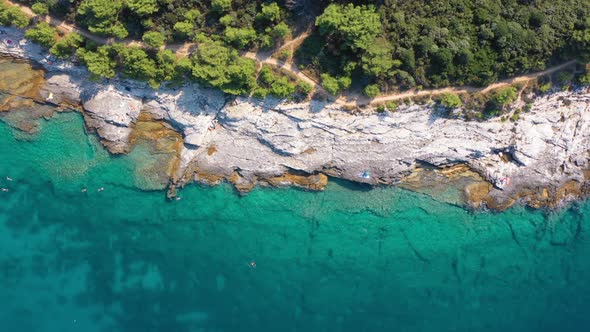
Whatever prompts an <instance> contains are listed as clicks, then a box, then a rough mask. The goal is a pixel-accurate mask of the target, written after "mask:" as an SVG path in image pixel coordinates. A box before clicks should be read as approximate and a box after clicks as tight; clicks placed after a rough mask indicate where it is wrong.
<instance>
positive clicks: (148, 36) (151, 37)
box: [141, 31, 166, 48]
mask: <svg viewBox="0 0 590 332" xmlns="http://www.w3.org/2000/svg"><path fill="white" fill-rule="evenodd" d="M141 40H143V42H144V43H146V44H147V45H148V46H150V47H153V48H159V47H160V46H163V45H164V43H165V42H166V36H164V34H162V33H161V32H157V31H148V32H146V33H144V34H143V37H141Z"/></svg>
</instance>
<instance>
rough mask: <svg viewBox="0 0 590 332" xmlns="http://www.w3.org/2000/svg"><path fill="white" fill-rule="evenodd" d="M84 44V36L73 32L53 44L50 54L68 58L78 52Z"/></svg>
mask: <svg viewBox="0 0 590 332" xmlns="http://www.w3.org/2000/svg"><path fill="white" fill-rule="evenodd" d="M82 42H84V39H83V38H82V36H80V35H79V34H77V33H75V32H71V33H69V34H67V35H65V36H64V37H62V38H61V39H60V40H58V41H57V42H56V43H55V44H53V46H52V47H51V49H50V50H49V53H51V54H52V55H54V56H56V57H58V58H67V57H69V56H71V55H72V54H74V53H75V52H76V50H77V49H78V48H79V47H80V45H82Z"/></svg>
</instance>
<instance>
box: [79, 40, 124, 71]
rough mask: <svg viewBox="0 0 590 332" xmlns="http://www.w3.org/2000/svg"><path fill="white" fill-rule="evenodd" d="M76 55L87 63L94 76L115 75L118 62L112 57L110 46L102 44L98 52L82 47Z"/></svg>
mask: <svg viewBox="0 0 590 332" xmlns="http://www.w3.org/2000/svg"><path fill="white" fill-rule="evenodd" d="M76 55H78V57H79V58H80V59H81V60H82V61H83V62H84V63H85V64H86V66H87V67H88V71H90V73H91V74H92V75H93V77H95V78H97V77H105V78H113V77H115V66H116V65H117V63H116V62H115V60H113V59H112V57H111V54H110V47H109V46H106V45H105V46H100V47H99V48H98V49H97V50H96V52H92V51H87V50H86V49H84V48H80V49H78V51H77V52H76Z"/></svg>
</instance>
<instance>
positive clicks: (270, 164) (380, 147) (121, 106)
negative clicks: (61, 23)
mask: <svg viewBox="0 0 590 332" xmlns="http://www.w3.org/2000/svg"><path fill="white" fill-rule="evenodd" d="M0 29H1V31H2V35H1V36H2V38H3V39H5V40H6V39H10V40H13V41H14V42H13V43H10V45H8V44H7V43H4V42H2V43H0V54H4V55H7V56H12V57H16V58H20V59H26V60H29V61H33V62H35V63H37V64H40V65H41V66H43V67H44V70H45V79H44V80H43V82H42V83H40V86H39V89H38V91H37V92H35V93H32V94H31V93H29V94H27V96H31V98H36V99H38V100H39V101H46V102H50V103H52V104H59V105H65V106H69V107H76V106H80V110H81V111H82V114H83V115H84V119H85V122H86V126H87V128H88V130H90V131H92V132H96V134H97V135H98V136H99V137H100V138H101V141H102V143H103V144H104V146H105V147H106V148H107V149H108V150H109V151H110V152H112V153H127V152H129V151H130V149H132V148H133V146H134V144H135V142H136V141H137V138H138V137H140V138H142V139H152V140H154V141H157V140H159V139H162V137H164V136H165V138H166V139H168V141H170V142H172V140H181V142H180V143H182V144H166V149H173V150H174V152H173V153H171V155H172V156H173V159H174V160H173V162H171V164H170V165H171V166H169V167H168V170H167V171H166V174H167V176H168V177H169V190H168V194H169V196H170V197H173V196H174V194H175V191H176V189H177V188H179V187H182V186H184V185H186V184H187V183H190V182H192V181H197V182H201V183H207V184H211V185H214V184H217V183H219V182H221V181H228V182H230V183H232V184H233V185H234V186H235V187H236V189H237V190H238V191H240V192H248V191H249V190H251V189H252V188H254V187H255V186H257V185H268V186H289V185H294V186H299V187H302V188H306V189H311V190H321V189H323V188H324V187H325V186H326V184H327V181H328V177H336V178H341V179H345V180H349V181H354V182H360V183H366V184H370V185H400V186H402V187H405V188H408V189H411V190H415V191H420V192H424V193H425V194H428V195H431V196H433V197H436V198H438V197H442V198H441V199H448V200H449V201H451V202H453V203H458V204H466V205H467V206H470V207H473V208H479V207H488V208H491V209H494V210H503V209H506V208H508V207H509V206H511V205H512V204H514V203H515V202H522V203H524V204H528V205H530V206H532V207H544V206H547V207H557V206H560V205H561V204H563V203H564V202H567V201H571V200H575V199H579V198H581V197H585V196H587V195H588V194H589V193H590V92H589V91H588V89H587V88H583V89H582V88H581V89H578V90H576V91H568V92H555V93H551V94H547V95H543V96H537V97H536V98H535V100H534V102H533V104H532V107H531V110H530V111H529V112H528V113H525V114H524V115H523V116H521V118H520V119H519V120H518V121H515V122H511V121H501V120H500V118H496V119H490V120H487V121H485V122H475V121H469V122H468V121H464V120H461V119H449V118H446V117H443V116H440V115H439V114H438V112H437V110H436V109H435V108H434V107H433V106H424V105H403V106H401V107H400V108H399V109H398V110H397V111H396V112H392V113H387V112H383V113H378V112H375V111H365V112H356V113H351V112H349V111H346V110H343V109H342V107H341V106H340V105H337V104H333V103H330V102H326V101H317V100H312V101H310V102H306V103H290V102H286V101H281V100H275V99H270V98H268V99H266V100H264V101H261V100H257V99H250V98H242V97H240V98H228V97H227V96H225V95H223V94H222V93H221V92H219V91H217V90H213V89H209V88H204V87H201V86H199V85H198V84H194V83H188V84H186V85H183V86H181V87H164V88H162V89H159V90H157V91H155V90H153V89H151V88H149V87H148V86H147V85H146V84H144V83H141V82H136V81H128V80H119V79H116V80H111V81H104V82H94V81H91V80H89V74H88V72H87V71H86V70H85V69H84V68H83V67H80V66H76V65H75V64H72V63H70V62H67V61H56V60H55V59H52V58H49V57H48V56H47V52H45V51H44V50H43V49H41V48H40V47H39V46H37V45H34V44H32V43H29V42H27V41H25V40H24V39H23V34H22V32H21V31H19V30H17V29H12V28H5V27H2V28H0ZM35 79H37V78H35ZM19 93H22V92H19ZM27 93H28V92H27ZM4 108H7V107H4ZM150 123H151V124H150ZM140 124H141V125H140ZM140 130H141V132H140ZM146 131H150V133H149V134H146ZM168 141H167V142H168ZM449 187H452V188H458V189H457V190H456V192H455V193H453V194H450V196H452V197H451V198H448V197H449V196H448V195H446V194H443V192H444V191H446V190H447V189H448V188H449ZM443 196H444V197H443Z"/></svg>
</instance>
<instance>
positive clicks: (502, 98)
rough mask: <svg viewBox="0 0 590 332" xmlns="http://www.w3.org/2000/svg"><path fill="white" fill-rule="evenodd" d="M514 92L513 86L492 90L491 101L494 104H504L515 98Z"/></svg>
mask: <svg viewBox="0 0 590 332" xmlns="http://www.w3.org/2000/svg"><path fill="white" fill-rule="evenodd" d="M516 92H517V91H516V88H515V87H511V86H510V87H506V88H500V89H498V90H496V91H495V92H494V94H493V96H492V99H491V102H492V103H493V104H494V105H496V106H501V107H503V106H506V105H508V104H510V103H512V102H513V101H514V100H515V99H516Z"/></svg>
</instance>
